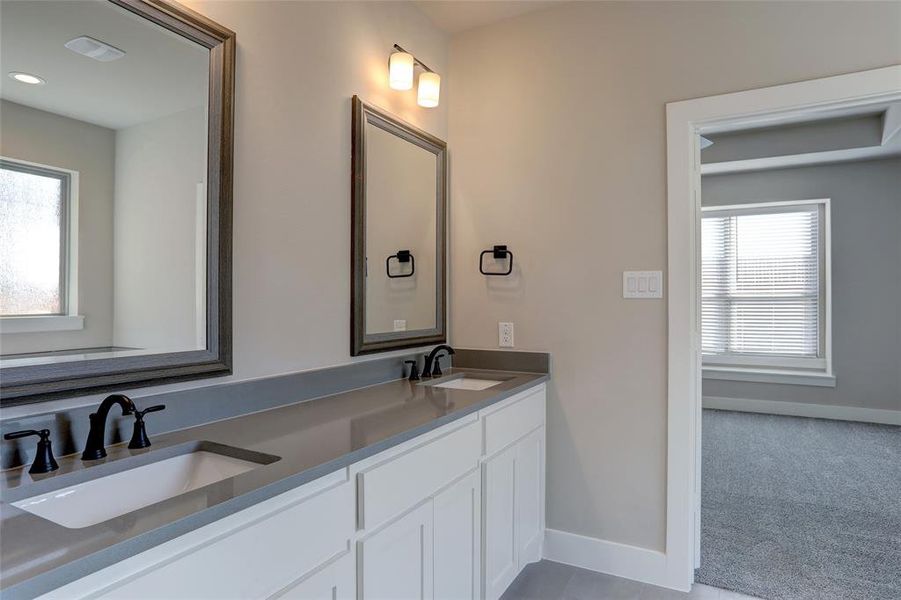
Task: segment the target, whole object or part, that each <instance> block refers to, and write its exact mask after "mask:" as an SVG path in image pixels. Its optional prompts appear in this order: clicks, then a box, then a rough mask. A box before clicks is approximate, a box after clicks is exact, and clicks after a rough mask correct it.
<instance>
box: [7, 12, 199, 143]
mask: <svg viewBox="0 0 901 600" xmlns="http://www.w3.org/2000/svg"><path fill="white" fill-rule="evenodd" d="M83 35H87V36H90V37H92V38H95V39H98V40H101V41H103V42H106V43H108V44H110V45H112V46H115V47H116V48H119V49H121V50H124V51H125V52H126V55H125V56H124V57H123V58H121V59H119V60H115V61H112V62H98V61H96V60H93V59H91V58H88V57H86V56H82V55H80V54H76V53H74V52H72V51H71V50H69V49H67V48H66V47H65V46H64V44H65V43H66V42H68V41H69V40H71V39H73V38H76V37H80V36H83ZM208 64H209V52H208V50H207V49H206V48H203V47H202V46H199V45H197V44H195V43H193V42H189V41H187V40H185V39H184V38H181V37H179V36H177V35H175V34H173V33H171V32H170V31H168V30H165V29H163V28H161V27H158V26H156V25H153V24H151V23H150V22H148V21H146V20H144V19H142V18H140V17H138V16H136V15H134V14H132V13H130V12H128V11H126V10H124V9H122V8H119V7H117V6H114V5H112V4H111V3H109V2H105V1H99V0H46V1H43V2H0V70H2V73H0V97H2V98H3V99H4V100H9V101H12V102H16V103H19V104H24V105H26V106H31V107H34V108H37V109H40V110H45V111H48V112H52V113H56V114H60V115H63V116H66V117H70V118H74V119H78V120H80V121H87V122H88V123H93V124H95V125H100V126H103V127H108V128H111V129H120V128H123V127H129V126H131V125H135V124H137V123H143V122H145V121H149V120H152V119H156V118H159V117H163V116H166V115H170V114H173V113H176V112H180V111H182V110H187V109H189V108H196V107H198V106H202V105H204V104H205V103H206V100H207V71H208ZM10 71H20V72H25V73H31V74H34V75H37V76H39V77H41V78H43V79H45V80H46V82H47V83H46V84H45V85H28V84H25V83H20V82H17V81H14V80H12V79H10V78H9V77H8V76H7V74H8V73H9V72H10Z"/></svg>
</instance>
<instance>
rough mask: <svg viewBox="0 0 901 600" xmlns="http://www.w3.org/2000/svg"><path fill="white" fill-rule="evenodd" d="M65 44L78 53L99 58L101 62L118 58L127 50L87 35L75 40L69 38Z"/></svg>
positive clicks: (95, 58)
mask: <svg viewBox="0 0 901 600" xmlns="http://www.w3.org/2000/svg"><path fill="white" fill-rule="evenodd" d="M65 46H66V48H68V49H69V50H71V51H72V52H75V53H76V54H81V55H83V56H87V57H88V58H93V59H94V60H99V61H100V62H109V61H111V60H118V59H120V58H122V57H123V56H125V52H123V51H122V50H119V49H118V48H116V47H115V46H110V45H109V44H107V43H106V42H101V41H100V40H95V39H94V38H92V37H88V36H86V35H83V36H81V37H77V38H75V39H74V40H69V41H68V42H66V43H65Z"/></svg>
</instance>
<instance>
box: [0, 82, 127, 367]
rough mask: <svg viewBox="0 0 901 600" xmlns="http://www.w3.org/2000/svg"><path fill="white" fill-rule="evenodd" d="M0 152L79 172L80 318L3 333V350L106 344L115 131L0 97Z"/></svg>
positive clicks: (109, 319) (109, 335)
mask: <svg viewBox="0 0 901 600" xmlns="http://www.w3.org/2000/svg"><path fill="white" fill-rule="evenodd" d="M4 85H6V84H4ZM0 155H2V156H5V157H7V158H17V159H19V160H25V161H29V162H36V163H40V164H43V165H47V166H51V167H59V168H62V169H69V170H72V171H78V173H79V190H78V212H79V214H78V314H80V315H83V316H84V318H85V319H84V329H81V330H78V331H56V332H48V333H12V334H3V337H2V339H0V344H2V352H3V353H4V354H15V353H18V352H38V351H46V350H64V349H70V348H92V347H102V346H109V345H110V343H111V340H112V328H113V326H112V322H113V319H112V314H113V310H112V309H113V306H112V305H113V285H112V283H113V282H112V278H113V174H114V161H115V158H114V156H115V132H114V131H113V130H112V129H106V128H105V127H99V126H97V125H92V124H91V123H85V122H84V121H78V120H76V119H70V118H68V117H63V116H60V115H56V114H53V113H49V112H45V111H43V110H37V109H35V108H31V107H28V106H23V105H21V104H16V103H14V102H9V101H7V100H0Z"/></svg>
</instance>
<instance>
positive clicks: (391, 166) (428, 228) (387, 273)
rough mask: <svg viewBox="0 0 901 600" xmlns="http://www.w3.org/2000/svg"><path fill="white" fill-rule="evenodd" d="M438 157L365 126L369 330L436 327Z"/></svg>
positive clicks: (374, 127) (402, 140)
mask: <svg viewBox="0 0 901 600" xmlns="http://www.w3.org/2000/svg"><path fill="white" fill-rule="evenodd" d="M435 164H436V157H435V154H433V153H432V152H430V151H429V150H427V149H425V148H423V147H421V146H419V145H417V144H415V143H413V142H411V141H409V140H406V139H404V138H401V137H398V136H396V135H394V134H393V133H390V132H388V131H385V130H384V129H381V128H380V127H378V126H376V125H374V124H372V123H367V124H366V263H367V275H366V333H367V334H372V333H386V332H394V331H409V330H417V329H432V328H434V327H435V294H436V293H437V290H436V282H435V269H436V265H435V240H436V237H437V231H436V215H437V210H436V203H435V190H436V186H437V185H438V183H437V172H436V167H435Z"/></svg>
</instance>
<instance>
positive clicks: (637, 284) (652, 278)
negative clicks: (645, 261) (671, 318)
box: [623, 271, 663, 298]
mask: <svg viewBox="0 0 901 600" xmlns="http://www.w3.org/2000/svg"><path fill="white" fill-rule="evenodd" d="M623 298H663V271H623Z"/></svg>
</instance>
